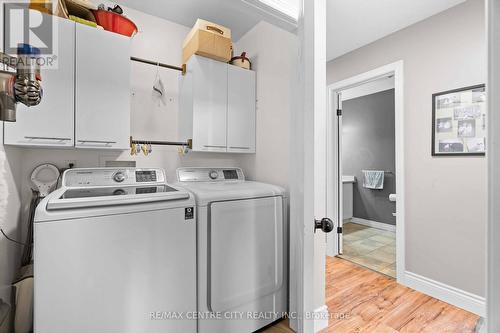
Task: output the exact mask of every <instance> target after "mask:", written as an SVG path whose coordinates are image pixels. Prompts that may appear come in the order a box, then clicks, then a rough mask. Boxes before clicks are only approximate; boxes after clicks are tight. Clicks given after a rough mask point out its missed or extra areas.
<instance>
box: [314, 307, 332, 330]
mask: <svg viewBox="0 0 500 333" xmlns="http://www.w3.org/2000/svg"><path fill="white" fill-rule="evenodd" d="M329 317H330V314H329V313H328V307H327V306H326V305H323V306H320V307H319V308H317V309H316V310H314V333H316V332H319V331H321V330H324V329H325V328H328V318H329Z"/></svg>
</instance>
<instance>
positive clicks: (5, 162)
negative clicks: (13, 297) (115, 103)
mask: <svg viewBox="0 0 500 333" xmlns="http://www.w3.org/2000/svg"><path fill="white" fill-rule="evenodd" d="M3 3H4V1H3V0H0V17H2V18H3ZM2 22H3V20H2ZM0 49H2V50H3V24H0ZM0 138H3V126H0ZM20 162H21V154H20V152H19V151H18V150H16V149H10V148H4V147H3V146H0V228H1V229H3V230H4V231H5V233H6V234H7V235H8V236H9V237H11V238H14V239H16V240H23V239H22V238H21V236H22V234H21V228H20V226H21V224H20V207H21V195H20V187H21V170H20V169H19V167H18V166H19V165H20ZM21 251H22V247H21V246H19V245H17V244H14V243H12V242H10V241H8V240H7V239H5V238H4V237H3V236H2V235H0V299H3V300H4V301H5V302H7V303H10V290H11V282H12V280H13V277H14V274H15V272H16V269H17V267H18V266H19V263H20V256H21Z"/></svg>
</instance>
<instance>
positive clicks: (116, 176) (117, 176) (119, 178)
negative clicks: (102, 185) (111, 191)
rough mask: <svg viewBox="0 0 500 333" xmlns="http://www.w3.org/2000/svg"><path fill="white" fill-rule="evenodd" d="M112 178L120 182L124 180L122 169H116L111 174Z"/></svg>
mask: <svg viewBox="0 0 500 333" xmlns="http://www.w3.org/2000/svg"><path fill="white" fill-rule="evenodd" d="M113 180H114V181H115V182H117V183H121V182H123V181H124V180H125V174H124V173H123V171H118V172H116V173H115V174H114V175H113Z"/></svg>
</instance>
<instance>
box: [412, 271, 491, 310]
mask: <svg viewBox="0 0 500 333" xmlns="http://www.w3.org/2000/svg"><path fill="white" fill-rule="evenodd" d="M405 275H406V277H405V281H406V285H407V286H408V287H410V288H412V289H415V290H416V291H419V292H421V293H424V294H426V295H429V296H431V297H434V298H437V299H439V300H441V301H443V302H446V303H449V304H451V305H454V306H457V307H459V308H461V309H464V310H467V311H469V312H472V313H475V314H477V315H478V316H481V317H484V316H485V315H486V300H485V298H484V297H481V296H477V295H474V294H472V293H469V292H467V291H464V290H461V289H458V288H455V287H452V286H449V285H447V284H444V283H441V282H438V281H435V280H432V279H429V278H426V277H425V276H421V275H418V274H415V273H412V272H406V273H405Z"/></svg>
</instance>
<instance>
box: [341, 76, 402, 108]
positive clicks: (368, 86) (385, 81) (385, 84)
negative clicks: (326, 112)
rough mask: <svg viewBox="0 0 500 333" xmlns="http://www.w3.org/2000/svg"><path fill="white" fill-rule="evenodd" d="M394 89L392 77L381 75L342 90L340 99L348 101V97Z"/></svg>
mask: <svg viewBox="0 0 500 333" xmlns="http://www.w3.org/2000/svg"><path fill="white" fill-rule="evenodd" d="M390 89H394V78H393V77H390V76H388V77H383V78H380V79H377V80H373V81H372V82H367V83H365V84H363V85H362V86H357V87H354V88H349V89H346V90H343V91H342V101H344V102H345V101H348V100H350V99H354V98H358V97H362V96H367V95H372V94H375V93H379V92H382V91H386V90H390Z"/></svg>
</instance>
